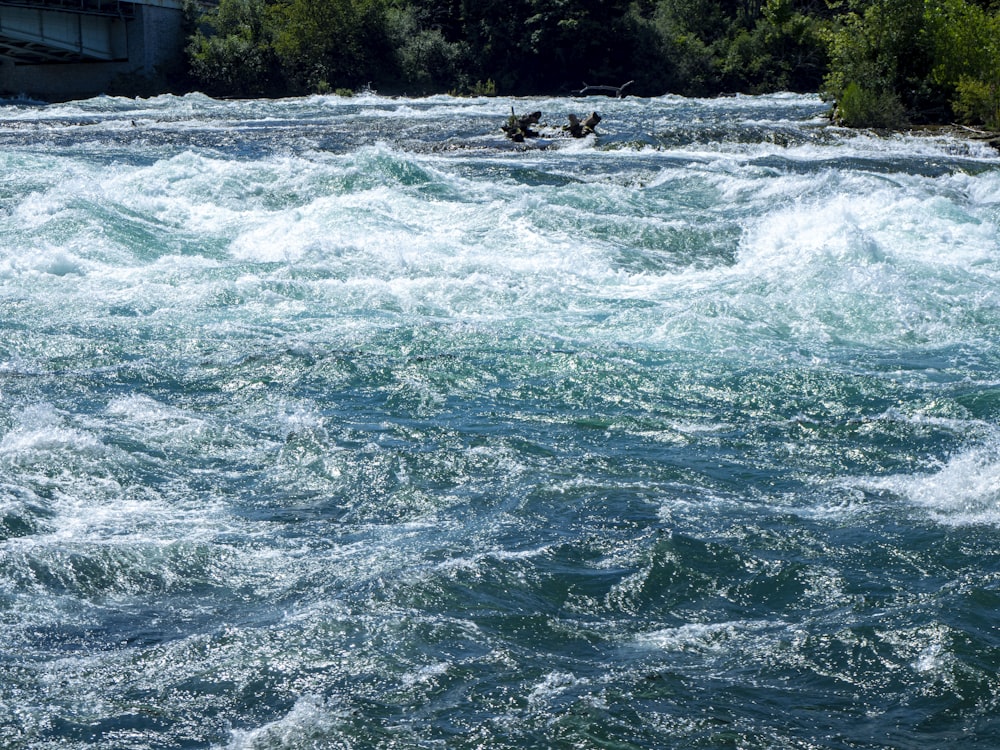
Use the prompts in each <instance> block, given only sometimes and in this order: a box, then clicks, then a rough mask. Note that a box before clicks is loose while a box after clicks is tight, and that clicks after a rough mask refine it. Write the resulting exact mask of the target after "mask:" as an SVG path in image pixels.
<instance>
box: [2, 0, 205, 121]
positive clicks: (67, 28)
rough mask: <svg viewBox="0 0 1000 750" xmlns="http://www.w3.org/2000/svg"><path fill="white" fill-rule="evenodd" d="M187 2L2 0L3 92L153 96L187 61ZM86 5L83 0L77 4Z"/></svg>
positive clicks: (51, 97) (54, 96)
mask: <svg viewBox="0 0 1000 750" xmlns="http://www.w3.org/2000/svg"><path fill="white" fill-rule="evenodd" d="M181 2H182V0H137V1H136V2H119V1H118V0H37V1H35V2H32V1H31V0H0V95H5V96H21V95H23V96H28V97H32V98H38V99H43V100H47V101H59V100H67V99H79V98H87V97H91V96H97V95H99V94H119V95H125V96H139V95H149V94H153V93H158V92H160V91H163V90H164V89H165V87H166V84H165V81H164V78H165V76H166V75H167V74H168V73H169V72H170V71H171V69H175V70H176V69H178V68H179V67H180V66H181V65H183V55H184V43H185V38H184V28H183V20H184V14H183V11H182V8H181ZM75 3H79V5H75Z"/></svg>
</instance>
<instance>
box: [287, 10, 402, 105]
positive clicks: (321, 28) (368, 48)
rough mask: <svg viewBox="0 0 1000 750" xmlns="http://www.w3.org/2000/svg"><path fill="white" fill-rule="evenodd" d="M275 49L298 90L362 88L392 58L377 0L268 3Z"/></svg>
mask: <svg viewBox="0 0 1000 750" xmlns="http://www.w3.org/2000/svg"><path fill="white" fill-rule="evenodd" d="M270 20H271V24H272V26H273V28H274V29H275V33H274V43H273V44H274V51H275V54H276V55H277V57H278V60H279V61H280V64H281V67H282V70H283V71H284V75H285V78H286V80H287V82H288V84H289V86H290V87H291V88H292V90H293V91H296V92H308V91H317V90H328V89H330V88H337V87H349V88H350V87H357V86H362V85H364V84H366V83H368V82H370V81H372V80H373V79H375V78H376V77H377V76H376V74H377V73H379V72H380V71H382V70H384V69H385V65H386V63H387V61H388V59H389V58H390V52H389V49H390V48H389V43H388V38H387V36H386V33H385V28H386V24H385V7H384V5H383V4H382V2H381V0H285V1H282V2H278V3H276V4H275V5H273V6H271V19H270Z"/></svg>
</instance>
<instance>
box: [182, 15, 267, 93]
mask: <svg viewBox="0 0 1000 750" xmlns="http://www.w3.org/2000/svg"><path fill="white" fill-rule="evenodd" d="M187 52H188V59H189V61H190V67H191V75H192V77H193V78H194V79H195V80H196V81H197V82H198V83H199V84H200V85H201V86H202V87H203V88H204V89H205V90H206V91H207V92H209V93H214V94H225V95H229V96H260V95H262V94H267V93H269V92H271V91H272V90H273V89H274V88H275V85H276V79H277V60H276V58H275V55H274V51H273V49H272V47H271V35H270V31H269V29H268V26H267V6H266V5H265V3H264V0H222V1H221V2H220V3H219V6H218V8H217V9H216V10H215V11H214V12H210V13H207V14H205V15H204V16H202V18H201V19H200V23H199V24H198V28H197V29H196V31H195V32H194V35H193V36H192V37H191V40H190V42H189V44H188V48H187Z"/></svg>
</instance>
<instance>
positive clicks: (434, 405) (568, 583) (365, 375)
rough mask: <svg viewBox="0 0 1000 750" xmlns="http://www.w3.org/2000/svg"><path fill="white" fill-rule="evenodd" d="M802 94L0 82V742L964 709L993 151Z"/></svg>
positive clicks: (856, 726)
mask: <svg viewBox="0 0 1000 750" xmlns="http://www.w3.org/2000/svg"><path fill="white" fill-rule="evenodd" d="M512 107H513V108H514V109H515V111H516V112H518V113H525V112H530V111H534V110H540V111H541V112H542V126H541V135H540V137H539V138H537V139H533V140H529V141H528V142H526V143H524V144H515V143H512V142H510V141H508V140H506V139H505V138H504V137H503V133H502V132H501V130H500V126H501V125H503V124H504V123H505V122H506V118H507V116H508V115H509V114H510V111H511V108H512ZM591 110H597V111H598V112H599V113H600V115H601V117H602V121H601V123H600V125H599V126H598V129H597V131H598V132H597V135H596V136H589V137H587V138H583V139H579V140H577V139H573V138H569V137H567V136H566V135H565V133H563V132H562V130H561V126H562V125H563V124H564V123H565V122H566V115H567V114H570V113H574V114H576V115H578V116H581V117H582V116H584V115H586V114H587V113H588V112H589V111H591ZM827 110H828V105H827V104H826V103H824V102H822V101H821V100H820V99H818V98H817V97H812V96H799V95H791V94H783V95H773V96H763V97H731V98H719V99H710V100H700V99H685V98H681V97H673V96H665V97H659V98H652V99H641V98H629V99H624V100H612V99H573V98H533V99H514V100H511V99H503V98H464V99H463V98H452V97H434V98H429V99H407V98H390V97H381V96H378V95H375V94H365V95H362V96H357V97H352V98H343V97H336V96H316V97H308V98H299V99H285V100H246V101H218V100H213V99H210V98H208V97H205V96H202V95H197V94H194V95H188V96H183V97H175V96H163V97H156V98H152V99H119V98H110V97H99V98H95V99H90V100H86V101H77V102H68V103H62V104H48V105H43V104H38V103H34V102H30V101H25V100H8V101H4V102H0V633H2V637H0V747H3V748H4V749H5V750H55V749H56V748H59V750H67V749H69V750H97V749H102V750H118V749H121V748H130V749H131V748H148V749H150V750H153V749H154V748H155V749H157V750H163V749H166V748H212V749H217V750H265V749H274V750H277V749H279V748H280V749H283V750H284V749H286V748H287V749H288V750H305V749H306V748H345V749H347V748H349V749H367V748H394V749H402V748H413V749H416V748H449V749H450V748H456V749H461V748H468V749H472V748H490V749H491V750H497V749H504V748H616V749H618V750H620V749H624V748H671V749H674V748H676V749H687V748H692V749H693V748H719V749H721V748H740V749H744V750H749V749H757V750H806V749H817V750H818V749H823V750H827V749H829V750H848V749H850V750H861V749H863V750H874V749H876V748H878V749H882V750H885V749H890V748H891V749H894V750H924V749H926V750H940V748H942V747H948V746H953V745H954V746H961V747H963V748H965V747H982V748H996V747H998V746H1000V630H998V626H997V613H998V611H1000V554H998V553H1000V155H998V154H997V152H996V151H993V150H991V149H989V148H988V147H987V146H985V145H983V144H981V143H979V142H976V141H974V140H969V139H964V138H961V137H957V136H955V135H954V134H948V133H934V132H918V133H896V134H878V133H870V132H862V131H848V130H843V129H839V128H836V127H833V126H832V125H831V124H830V123H829V120H828V118H827Z"/></svg>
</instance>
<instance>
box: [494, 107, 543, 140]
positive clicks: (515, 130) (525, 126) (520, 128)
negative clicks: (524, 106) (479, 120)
mask: <svg viewBox="0 0 1000 750" xmlns="http://www.w3.org/2000/svg"><path fill="white" fill-rule="evenodd" d="M541 119H542V113H541V112H532V113H531V114H528V115H522V116H521V117H518V116H517V115H515V114H514V108H513V107H511V108H510V117H508V118H507V124H506V125H501V126H500V129H501V130H502V131H503V132H505V133H506V134H507V137H508V138H510V139H511V140H512V141H514V142H516V143H522V142H523V141H524V139H525V138H537V137H538V133H537V132H535V131H534V130H532V129H531V126H532V125H537V124H538V121H539V120H541Z"/></svg>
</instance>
